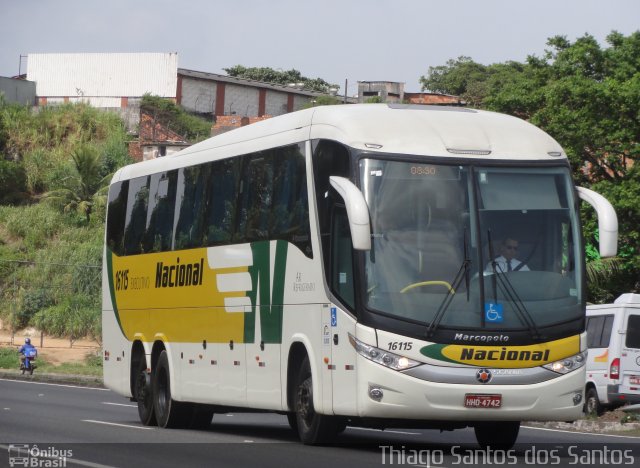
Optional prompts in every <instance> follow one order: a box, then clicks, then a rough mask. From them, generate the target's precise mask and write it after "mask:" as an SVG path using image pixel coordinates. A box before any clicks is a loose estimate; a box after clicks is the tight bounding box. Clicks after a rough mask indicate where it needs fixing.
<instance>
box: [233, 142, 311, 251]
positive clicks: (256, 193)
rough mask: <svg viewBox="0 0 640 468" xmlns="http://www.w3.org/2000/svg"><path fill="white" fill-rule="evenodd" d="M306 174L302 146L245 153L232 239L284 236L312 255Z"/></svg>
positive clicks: (239, 241) (248, 240) (283, 237)
mask: <svg viewBox="0 0 640 468" xmlns="http://www.w3.org/2000/svg"><path fill="white" fill-rule="evenodd" d="M306 177H307V176H306V170H305V163H304V155H303V153H302V147H301V146H298V145H294V146H288V147H284V148H278V149H275V150H272V151H265V152H261V153H256V154H252V155H248V156H245V157H244V158H243V159H242V179H241V182H240V183H239V194H238V197H237V199H238V204H237V226H236V230H235V234H234V236H233V241H234V242H237V243H241V242H254V241H258V240H266V239H282V240H286V241H288V242H291V243H293V244H295V245H296V246H297V247H298V248H300V250H302V251H303V252H304V253H305V255H307V256H308V257H311V256H312V251H311V241H310V234H309V233H310V229H309V202H308V196H307V178H306Z"/></svg>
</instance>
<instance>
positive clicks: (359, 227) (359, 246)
mask: <svg viewBox="0 0 640 468" xmlns="http://www.w3.org/2000/svg"><path fill="white" fill-rule="evenodd" d="M329 182H330V183H331V186H332V187H333V188H334V189H336V191H337V192H338V194H339V195H340V196H341V197H342V199H343V200H344V204H345V206H346V208H347V217H348V218H349V228H350V229H351V241H352V242H353V248H354V249H356V250H371V225H370V223H369V207H368V206H367V202H366V200H365V199H364V195H362V192H361V191H360V190H359V189H358V187H356V186H355V185H354V184H353V182H351V181H350V180H349V179H345V178H344V177H338V176H331V177H329Z"/></svg>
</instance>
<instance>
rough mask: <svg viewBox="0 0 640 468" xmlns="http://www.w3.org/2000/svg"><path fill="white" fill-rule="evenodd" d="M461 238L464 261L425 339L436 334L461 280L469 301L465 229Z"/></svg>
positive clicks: (468, 262) (467, 254) (469, 264)
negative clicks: (465, 287)
mask: <svg viewBox="0 0 640 468" xmlns="http://www.w3.org/2000/svg"><path fill="white" fill-rule="evenodd" d="M463 238H464V246H463V249H464V260H463V261H462V265H460V268H459V269H458V273H456V276H455V278H454V279H453V283H452V286H451V290H450V291H449V293H448V294H447V295H446V297H445V298H444V299H443V300H442V302H441V303H440V306H439V307H438V310H437V311H436V315H435V317H433V320H432V321H431V323H430V324H429V326H428V327H427V338H430V337H431V336H433V334H434V333H435V332H436V330H437V329H438V327H439V326H440V322H441V321H442V319H443V318H444V314H445V313H446V311H447V310H448V309H449V306H450V305H451V301H453V296H454V295H455V291H456V290H457V289H458V287H459V286H460V283H462V279H463V278H464V279H465V284H466V286H467V301H469V284H470V278H469V276H470V275H469V271H470V267H471V259H470V258H469V241H468V240H467V230H466V229H465V230H464V234H463Z"/></svg>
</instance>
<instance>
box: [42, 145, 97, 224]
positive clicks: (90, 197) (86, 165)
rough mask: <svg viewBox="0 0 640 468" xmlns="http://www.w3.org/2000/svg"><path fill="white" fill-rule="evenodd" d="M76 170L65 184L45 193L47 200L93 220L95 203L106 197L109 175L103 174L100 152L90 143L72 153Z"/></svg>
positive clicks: (87, 219) (67, 210)
mask: <svg viewBox="0 0 640 468" xmlns="http://www.w3.org/2000/svg"><path fill="white" fill-rule="evenodd" d="M71 158H72V160H73V166H74V171H72V173H71V174H70V175H69V176H68V177H67V178H66V180H65V181H64V183H65V186H64V187H61V188H59V189H56V190H52V191H51V192H47V193H45V194H44V195H43V198H44V199H45V200H48V201H50V202H52V203H54V204H58V205H61V206H62V208H63V210H64V211H65V212H70V211H77V212H78V213H81V214H83V215H84V216H85V219H86V221H87V223H88V222H89V221H90V220H91V213H92V211H93V208H94V205H95V204H96V203H99V200H98V199H99V198H100V197H102V198H104V197H105V193H104V192H105V190H104V189H105V187H106V184H107V183H108V177H109V176H108V175H107V176H106V177H103V176H102V174H101V171H100V170H101V168H102V161H101V158H100V154H99V153H98V151H97V150H96V148H94V147H93V146H90V145H83V146H81V147H79V148H78V149H77V150H76V151H74V152H73V154H72V155H71Z"/></svg>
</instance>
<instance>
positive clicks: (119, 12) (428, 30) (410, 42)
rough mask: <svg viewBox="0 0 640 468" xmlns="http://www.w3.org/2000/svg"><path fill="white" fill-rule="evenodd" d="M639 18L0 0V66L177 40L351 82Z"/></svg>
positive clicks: (415, 8) (269, 4) (180, 46)
mask: <svg viewBox="0 0 640 468" xmlns="http://www.w3.org/2000/svg"><path fill="white" fill-rule="evenodd" d="M639 29H640V0H606V1H605V0H448V1H446V0H438V1H436V0H321V1H310V0H180V1H178V0H101V1H97V0H0V76H13V75H17V74H18V70H19V63H21V64H22V65H21V70H22V72H23V73H24V72H26V61H25V60H24V59H23V60H22V62H21V61H20V55H26V54H29V53H55V52H177V53H178V66H179V67H180V68H188V69H192V70H198V71H204V72H211V73H224V71H223V68H229V67H232V66H233V65H237V64H241V65H245V66H249V67H262V66H264V67H271V68H274V69H282V70H289V69H291V68H295V69H297V70H299V71H300V72H301V73H302V74H303V75H304V76H307V77H309V78H316V77H319V78H323V79H325V80H326V81H329V82H330V83H336V84H339V85H340V87H341V91H340V92H341V93H343V92H344V83H345V80H348V83H349V85H348V93H349V95H353V94H355V92H356V90H357V81H358V80H360V81H376V80H385V81H401V82H405V83H406V85H405V90H406V91H419V90H420V84H419V80H420V77H421V76H423V75H425V74H426V73H427V71H428V69H429V67H430V66H438V65H443V64H445V63H446V61H447V60H449V59H452V58H457V57H459V56H461V55H466V56H470V57H472V58H473V59H474V60H475V61H477V62H480V63H484V64H490V63H496V62H505V61H507V60H517V61H523V60H525V59H526V57H527V55H530V54H534V55H542V54H543V53H544V50H545V47H546V41H547V39H548V38H549V37H551V36H555V35H564V36H566V37H567V38H568V39H569V40H571V41H573V40H575V39H576V38H577V37H581V36H583V35H584V34H585V33H589V34H591V35H593V36H594V37H595V38H596V39H597V40H598V41H599V42H600V43H601V44H602V45H603V46H604V45H606V42H605V38H606V36H607V35H608V34H609V33H610V32H611V31H612V30H617V31H619V32H621V33H623V34H625V35H628V34H630V33H632V32H634V31H636V30H639Z"/></svg>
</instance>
